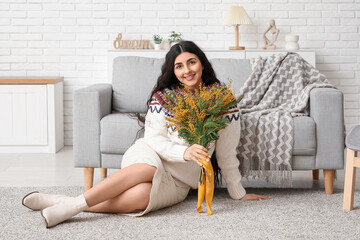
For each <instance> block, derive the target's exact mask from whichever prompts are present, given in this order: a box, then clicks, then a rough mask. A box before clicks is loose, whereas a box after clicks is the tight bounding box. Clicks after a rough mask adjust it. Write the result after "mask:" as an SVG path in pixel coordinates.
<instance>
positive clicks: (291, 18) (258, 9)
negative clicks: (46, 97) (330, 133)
mask: <svg viewBox="0 0 360 240" xmlns="http://www.w3.org/2000/svg"><path fill="white" fill-rule="evenodd" d="M240 2H241V4H243V6H244V7H245V9H246V11H247V12H248V14H249V16H250V17H251V18H252V20H253V22H254V24H253V25H248V26H241V27H240V41H241V42H242V44H244V45H245V46H247V47H248V48H260V47H261V46H262V40H261V39H262V38H261V35H262V33H263V31H264V29H266V27H267V26H268V22H269V20H270V19H271V18H274V19H275V20H276V23H277V27H278V28H279V29H280V30H281V33H280V35H279V39H278V43H277V45H278V47H279V48H284V46H285V43H284V38H285V35H286V34H287V33H295V34H298V35H300V41H299V44H300V47H301V48H308V49H315V51H316V53H317V59H316V61H317V67H318V68H319V69H320V70H321V71H322V72H323V73H324V74H325V75H326V76H327V77H328V78H329V80H330V81H331V82H332V83H333V84H335V85H336V86H337V87H338V88H339V89H340V90H342V91H343V92H344V95H345V103H344V106H345V121H346V127H347V128H349V127H350V126H352V125H354V124H357V123H360V111H359V110H360V50H359V47H360V1H359V0H338V1H336V0H272V1H269V0H244V1H234V0H175V1H172V0H0V75H1V76H9V75H10V76H17V75H20V76H25V75H29V76H36V75H39V76H41V75H60V76H64V77H65V82H64V117H65V144H67V145H71V144H72V93H73V92H74V90H76V89H79V88H82V87H84V86H87V85H90V84H93V83H97V82H104V81H106V66H107V65H106V54H107V50H109V49H112V48H113V40H114V39H115V37H116V36H117V34H118V33H119V32H121V33H122V34H123V38H124V39H151V37H152V35H153V34H154V33H160V34H162V35H163V36H168V33H169V32H170V31H172V30H175V31H180V32H182V33H183V35H184V36H185V38H186V39H189V40H193V41H195V42H196V43H198V44H199V45H200V46H201V47H202V48H205V49H206V48H213V49H214V48H217V49H227V47H228V46H230V45H233V41H234V30H233V28H231V27H227V26H223V25H222V24H221V23H222V21H223V19H224V17H225V15H226V13H227V11H228V9H229V7H230V6H232V5H238V4H239V3H240Z"/></svg>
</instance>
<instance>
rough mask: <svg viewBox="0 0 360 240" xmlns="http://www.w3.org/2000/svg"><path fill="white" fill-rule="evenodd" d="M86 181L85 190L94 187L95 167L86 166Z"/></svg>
mask: <svg viewBox="0 0 360 240" xmlns="http://www.w3.org/2000/svg"><path fill="white" fill-rule="evenodd" d="M84 181H85V191H87V190H89V189H90V188H92V186H93V181H94V168H84Z"/></svg>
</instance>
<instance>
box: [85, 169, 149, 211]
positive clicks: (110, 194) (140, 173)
mask: <svg viewBox="0 0 360 240" xmlns="http://www.w3.org/2000/svg"><path fill="white" fill-rule="evenodd" d="M155 171H156V167H154V166H150V165H148V164H145V163H138V164H133V165H130V166H128V167H126V168H123V169H120V170H119V171H117V172H115V173H114V174H112V175H111V176H109V177H108V178H106V179H105V180H103V181H101V182H100V183H98V184H97V185H95V186H94V187H93V188H90V189H89V190H87V191H86V192H84V197H85V199H86V203H87V205H88V206H89V207H92V206H95V205H97V204H99V203H101V202H104V201H106V200H110V199H112V198H115V197H117V196H119V195H120V194H122V193H123V192H125V191H126V190H128V189H130V188H132V187H134V186H136V185H138V184H140V183H148V182H152V179H153V177H154V174H155Z"/></svg>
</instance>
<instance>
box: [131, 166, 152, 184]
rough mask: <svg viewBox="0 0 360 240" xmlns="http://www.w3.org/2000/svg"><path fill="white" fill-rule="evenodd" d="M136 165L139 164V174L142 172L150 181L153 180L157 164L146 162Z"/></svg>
mask: <svg viewBox="0 0 360 240" xmlns="http://www.w3.org/2000/svg"><path fill="white" fill-rule="evenodd" d="M134 165H138V166H137V167H138V168H137V169H138V170H139V174H142V175H143V176H146V177H147V179H149V181H151V180H152V178H153V177H154V175H155V172H156V170H157V168H156V167H155V166H152V165H149V164H146V163H136V164H134Z"/></svg>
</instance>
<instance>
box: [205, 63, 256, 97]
mask: <svg viewBox="0 0 360 240" xmlns="http://www.w3.org/2000/svg"><path fill="white" fill-rule="evenodd" d="M209 62H210V63H211V65H212V66H213V68H214V71H215V73H216V77H217V78H218V79H219V80H220V81H222V82H225V83H227V79H228V78H230V79H232V80H233V83H232V89H234V90H235V93H236V92H238V91H239V89H240V88H241V87H242V86H243V85H244V83H245V81H246V80H247V79H248V78H249V76H250V74H251V64H250V60H249V59H230V58H213V59H209Z"/></svg>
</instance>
